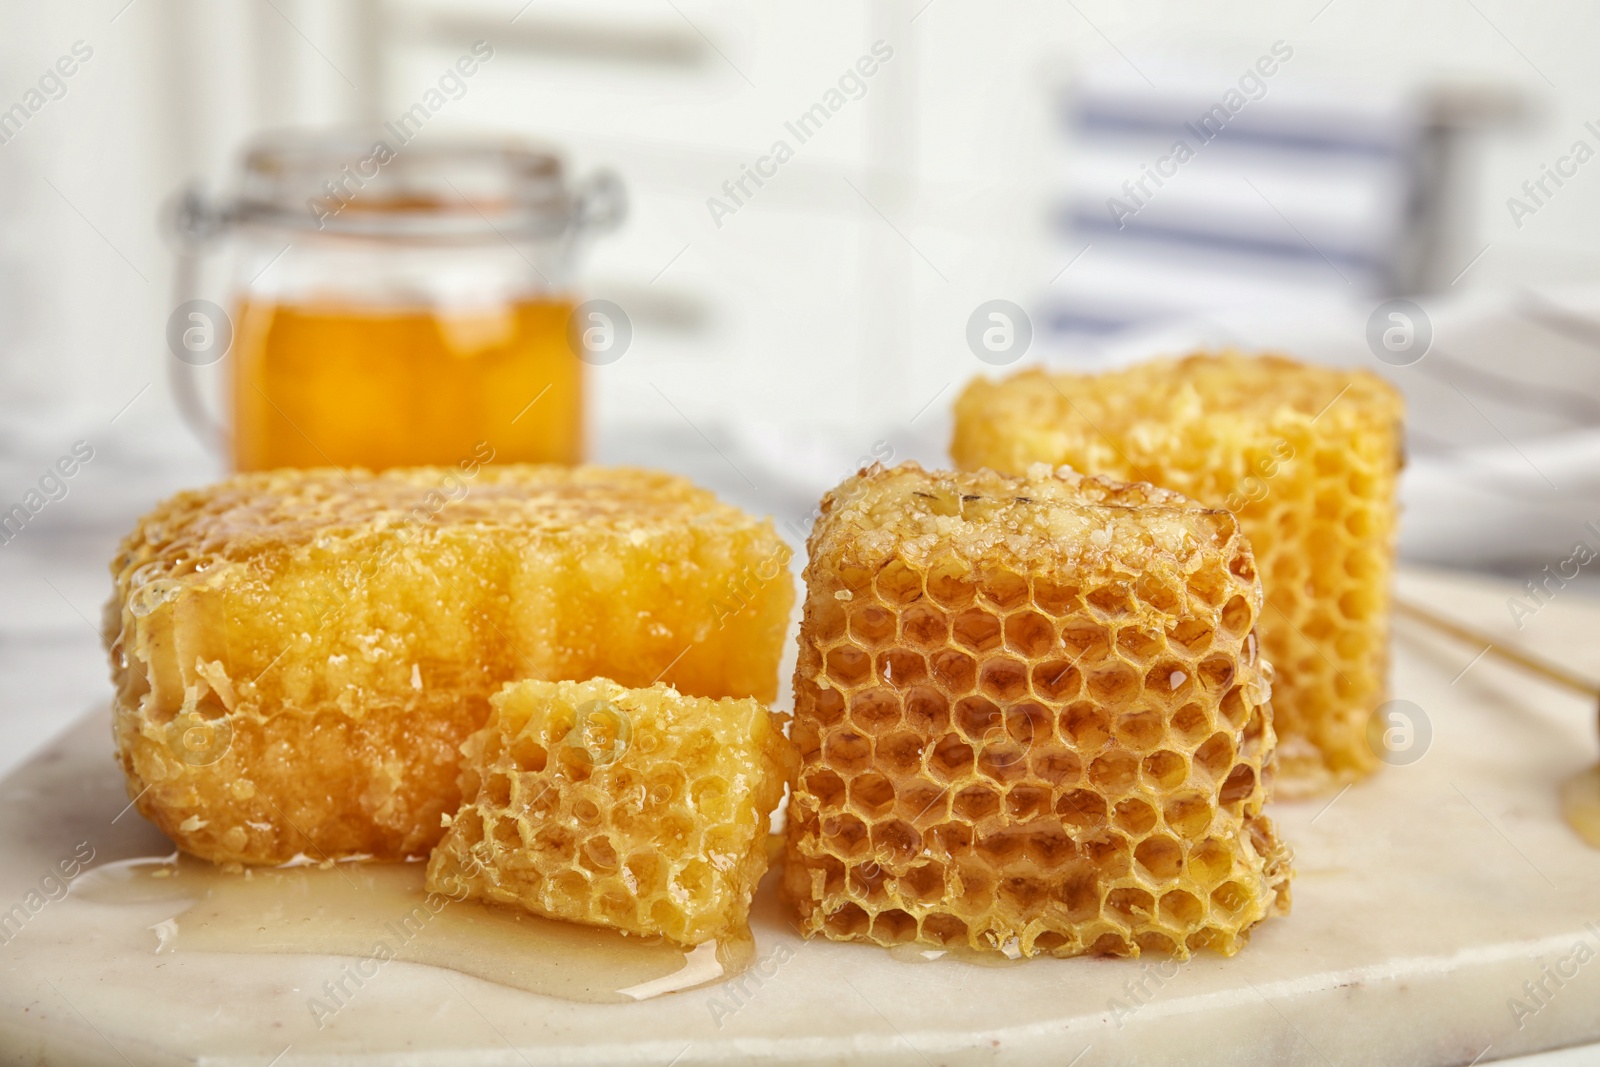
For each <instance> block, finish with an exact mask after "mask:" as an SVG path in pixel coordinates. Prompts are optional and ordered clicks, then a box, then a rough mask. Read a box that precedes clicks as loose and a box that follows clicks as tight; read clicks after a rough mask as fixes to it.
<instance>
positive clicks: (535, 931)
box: [72, 855, 755, 1004]
mask: <svg viewBox="0 0 1600 1067" xmlns="http://www.w3.org/2000/svg"><path fill="white" fill-rule="evenodd" d="M425 867H426V865H425V864H422V863H340V864H335V865H332V866H327V867H323V866H316V865H311V864H305V865H299V866H284V867H266V868H262V867H253V868H247V869H246V870H244V871H242V872H233V871H228V870H224V869H222V868H220V867H217V866H214V865H212V864H210V863H207V862H205V861H203V860H196V859H193V858H191V857H188V856H178V855H174V856H168V857H161V858H154V857H152V858H145V859H135V860H124V861H122V862H119V863H111V864H107V865H105V866H103V867H99V868H96V869H94V870H91V871H88V872H86V873H84V874H83V875H82V876H81V877H80V878H79V879H78V880H77V881H76V882H74V883H73V886H72V897H73V898H74V899H76V900H79V901H81V902H83V903H88V904H96V905H102V906H106V905H110V906H126V907H137V908H140V909H141V910H145V911H146V914H148V911H147V910H146V909H147V908H148V906H152V905H158V904H160V905H170V913H169V914H167V916H166V917H165V918H161V919H157V920H156V921H154V922H152V923H151V924H150V929H151V931H152V932H151V948H152V950H153V951H155V952H157V953H161V954H166V953H174V954H179V955H181V954H184V953H189V952H230V953H263V952H264V953H291V954H304V955H320V956H345V957H352V958H353V960H352V962H351V964H350V965H349V966H351V967H353V968H355V972H356V973H357V974H358V975H360V976H361V977H362V978H363V979H364V980H371V979H373V978H374V977H375V976H376V975H377V974H379V973H381V970H382V968H383V966H385V965H386V964H387V963H388V962H389V961H390V960H403V961H405V962H408V963H422V964H428V965H430V966H434V967H443V968H447V969H449V970H452V971H458V972H460V973H461V974H467V975H471V976H473V977H474V978H481V979H484V980H485V981H489V982H496V983H499V984H500V985H505V986H511V987H513V988H516V989H522V990H526V991H527V992H530V993H540V994H543V995H545V996H550V997H558V998H560V999H563V1000H573V1001H581V1002H585V1003H591V1004H622V1003H631V1002H633V1001H638V1000H647V999H649V998H651V997H656V996H660V995H662V994H664V993H675V992H681V991H683V990H686V989H694V988H697V987H699V986H703V985H708V984H711V983H714V982H722V981H726V980H727V979H729V978H732V977H734V976H735V975H737V974H739V973H740V972H742V971H743V970H744V969H745V968H746V967H748V966H749V965H750V963H751V961H752V960H753V959H754V956H755V946H754V942H753V941H752V940H751V938H750V937H749V936H748V933H746V935H745V936H744V937H741V938H730V939H727V940H723V941H711V942H706V943H705V944H702V945H699V946H697V947H695V948H685V947H683V946H680V945H676V944H673V943H672V942H670V941H667V940H665V939H664V938H648V937H636V936H635V937H630V936H627V935H625V934H622V933H620V932H618V931H615V930H608V929H602V928H600V927H594V926H580V925H578V924H576V923H565V922H557V921H555V920H553V919H545V918H541V917H540V916H537V915H532V914H529V913H527V912H523V911H520V910H516V909H511V908H502V907H498V906H495V905H489V904H483V903H480V902H478V901H474V900H460V901H457V900H452V899H451V898H450V897H448V896H446V895H444V894H439V893H428V892H426V891H425V889H424V887H423V876H424V873H425V870H424V869H425Z"/></svg>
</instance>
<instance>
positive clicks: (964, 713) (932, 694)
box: [783, 463, 1289, 957]
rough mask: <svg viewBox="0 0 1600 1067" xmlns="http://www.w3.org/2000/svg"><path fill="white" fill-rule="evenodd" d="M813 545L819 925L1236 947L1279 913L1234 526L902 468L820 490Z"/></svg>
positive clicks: (1093, 481)
mask: <svg viewBox="0 0 1600 1067" xmlns="http://www.w3.org/2000/svg"><path fill="white" fill-rule="evenodd" d="M809 548H810V562H809V564H808V565H807V567H806V571H805V581H806V599H805V615H804V619H803V621H802V623H801V631H800V653H799V661H798V664H797V667H796V671H795V721H794V728H793V738H794V742H795V745H796V747H797V749H798V750H799V753H800V761H801V762H800V771H799V775H798V777H797V779H796V781H795V783H794V786H793V794H792V799H791V802H790V807H789V827H788V836H787V843H786V849H787V859H786V866H785V871H784V882H783V885H784V891H785V893H786V895H787V896H788V897H789V898H790V899H791V900H793V901H794V902H795V904H796V906H797V908H798V911H799V914H800V921H801V928H802V930H803V932H805V933H806V934H808V935H810V934H817V933H821V934H823V935H825V936H827V937H830V938H835V939H840V940H858V941H871V942H876V943H878V944H883V945H888V944H894V943H897V942H907V941H922V942H928V943H932V944H935V945H943V946H949V947H954V948H959V949H971V950H978V951H1000V952H1004V953H1006V954H1007V955H1011V956H1018V955H1024V956H1026V955H1035V954H1044V953H1048V954H1050V955H1055V956H1073V955H1078V954H1081V953H1090V952H1093V953H1110V954H1117V955H1138V954H1139V953H1140V952H1141V951H1155V952H1161V953H1168V954H1172V955H1175V956H1178V957H1185V956H1187V955H1188V954H1189V953H1190V952H1191V951H1193V950H1195V949H1199V948H1202V947H1206V948H1211V949H1214V950H1216V951H1218V952H1221V953H1224V954H1230V955H1231V954H1232V953H1233V952H1235V951H1237V949H1238V947H1239V946H1240V945H1241V944H1242V943H1243V941H1244V940H1245V938H1246V936H1247V934H1248V931H1249V930H1250V928H1251V927H1252V926H1254V925H1255V924H1256V923H1257V922H1259V921H1261V920H1262V919H1263V918H1265V917H1266V916H1267V915H1269V914H1271V913H1273V912H1274V911H1277V910H1286V908H1287V905H1288V878H1289V870H1288V863H1287V857H1286V853H1285V852H1284V850H1283V849H1282V848H1281V847H1280V846H1279V845H1278V843H1277V838H1276V835H1275V832H1274V829H1273V826H1272V823H1271V822H1270V821H1269V820H1268V819H1267V818H1266V816H1264V815H1263V814H1262V804H1263V803H1264V801H1265V799H1266V796H1267V790H1268V781H1267V779H1268V777H1269V776H1270V773H1271V758H1272V753H1273V745H1274V738H1273V727H1272V709H1271V705H1270V704H1269V703H1268V699H1269V696H1270V684H1269V683H1270V675H1271V668H1270V667H1269V666H1268V665H1267V664H1266V663H1265V662H1264V661H1263V660H1261V658H1260V657H1259V655H1258V652H1257V647H1256V639H1255V636H1254V634H1255V623H1256V619H1257V617H1258V616H1259V614H1260V611H1261V586H1260V583H1259V581H1258V580H1257V578H1256V572H1255V563H1254V559H1253V557H1252V556H1251V552H1250V548H1249V545H1248V544H1247V543H1246V541H1245V540H1244V538H1243V537H1242V536H1241V535H1240V533H1239V529H1238V524H1237V523H1236V521H1235V520H1234V518H1233V516H1232V515H1229V514H1228V513H1227V512H1225V511H1218V510H1209V509H1206V508H1203V507H1201V506H1200V505H1198V504H1195V503H1194V502H1193V501H1190V500H1187V499H1185V498H1184V497H1182V496H1179V495H1178V494H1176V493H1172V492H1168V491H1166V490H1161V489H1154V488H1151V487H1150V486H1148V485H1122V484H1119V483H1115V482H1112V481H1110V480H1109V479H1100V478H1084V477H1080V476H1077V475H1075V474H1073V473H1072V472H1070V471H1060V472H1056V473H1052V472H1051V471H1050V470H1049V468H1047V467H1045V466H1043V465H1038V466H1035V467H1034V468H1032V469H1031V470H1030V471H1029V472H1028V475H1027V476H1026V477H1025V478H1013V477H1007V476H1004V475H1000V474H997V473H995V472H993V471H980V472H977V473H962V474H956V473H946V472H931V473H930V472H925V471H923V470H922V469H921V468H920V467H918V466H917V465H915V464H911V463H907V464H903V465H901V466H899V467H895V468H892V469H884V468H882V467H881V466H874V467H873V468H871V469H869V470H865V471H863V472H861V474H859V475H858V476H856V477H853V478H850V479H848V480H846V481H845V482H844V483H843V484H842V485H840V486H839V487H838V488H837V489H835V490H834V491H833V492H831V493H830V494H828V496H827V497H825V498H824V500H823V503H822V516H821V518H820V519H819V520H818V522H817V525H816V528H815V529H814V531H813V532H812V535H811V540H810V545H809Z"/></svg>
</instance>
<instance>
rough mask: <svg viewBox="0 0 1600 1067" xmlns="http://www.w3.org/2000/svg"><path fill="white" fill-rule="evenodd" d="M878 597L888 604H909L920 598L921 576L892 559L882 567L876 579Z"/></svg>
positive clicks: (899, 561)
mask: <svg viewBox="0 0 1600 1067" xmlns="http://www.w3.org/2000/svg"><path fill="white" fill-rule="evenodd" d="M877 585H878V596H879V597H881V598H882V599H883V600H884V601H885V602H887V603H890V604H909V603H911V602H912V601H913V600H916V599H917V598H918V597H920V596H922V575H921V574H919V573H917V572H916V571H915V570H913V569H912V568H910V567H908V566H906V564H905V561H904V560H898V559H892V560H890V561H889V562H888V563H885V564H884V565H883V569H882V570H880V571H879V572H878V578H877Z"/></svg>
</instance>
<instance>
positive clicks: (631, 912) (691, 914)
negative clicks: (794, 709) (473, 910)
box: [427, 678, 893, 945]
mask: <svg viewBox="0 0 1600 1067" xmlns="http://www.w3.org/2000/svg"><path fill="white" fill-rule="evenodd" d="M599 719H614V720H617V721H616V722H612V723H611V724H610V725H611V726H612V727H616V726H617V723H618V722H620V723H621V724H624V725H622V726H621V727H620V728H617V729H611V730H607V731H597V730H594V729H592V727H593V725H594V721H595V720H599ZM641 736H651V737H654V738H656V744H655V746H654V747H653V749H652V750H651V751H648V752H647V751H645V750H644V746H642V745H639V744H636V743H633V742H635V741H637V740H638V739H639V738H640V737H641ZM616 738H621V739H622V740H621V743H620V744H614V743H612V740H613V739H616ZM602 740H603V741H604V743H603V744H602V743H601V742H602ZM534 747H538V748H540V749H543V750H544V751H546V752H548V753H554V754H558V755H559V754H564V753H566V752H569V751H577V752H580V753H582V754H583V755H585V756H587V760H586V761H582V760H580V761H569V760H564V759H559V758H558V759H549V760H546V761H544V762H542V763H541V764H540V765H539V766H538V767H537V768H535V769H529V768H528V766H527V765H525V764H524V763H523V762H521V761H520V760H519V759H518V754H519V753H527V752H529V751H531V750H532V749H533V748H534ZM462 753H463V756H464V759H465V770H464V771H463V778H467V777H469V776H470V777H473V778H476V779H477V780H479V781H481V782H483V783H484V785H483V788H481V789H479V790H477V791H476V793H475V794H473V793H472V791H470V790H465V789H464V790H463V794H464V797H465V799H464V800H463V802H462V807H461V809H460V811H459V812H457V813H456V815H455V817H454V819H453V820H452V822H451V825H450V828H449V829H448V830H447V831H446V832H445V836H444V840H443V841H441V842H440V843H439V845H438V847H437V848H435V849H434V850H433V855H432V856H431V858H430V859H429V862H428V874H427V883H428V888H429V890H431V891H433V892H439V893H447V894H449V895H451V896H452V897H455V898H457V899H459V898H460V896H461V895H462V893H463V892H464V893H465V895H467V896H470V897H476V898H479V899H483V900H492V901H495V902H497V903H502V904H509V903H514V904H518V905H521V906H522V907H524V908H527V909H528V910H529V911H532V912H535V913H537V914H540V915H546V916H549V917H551V918H556V919H565V920H568V921H571V922H580V923H590V924H594V925H598V926H612V927H616V928H617V929H621V930H625V931H627V932H630V933H637V934H651V935H655V934H659V935H663V936H665V937H667V938H670V939H671V940H673V941H677V942H679V943H680V944H685V945H697V944H700V943H702V942H705V941H709V940H713V939H716V938H719V937H725V936H731V935H737V934H739V933H740V932H741V931H742V930H743V929H744V928H745V920H746V915H747V914H748V912H749V907H750V897H751V895H752V893H754V891H755V886H756V883H757V882H759V881H760V879H761V875H762V872H763V871H765V869H766V866H767V851H766V834H767V825H768V820H769V818H770V816H771V813H772V810H773V808H774V807H776V806H777V803H778V800H779V799H780V798H781V797H782V795H783V783H784V781H785V779H786V778H788V777H789V775H790V773H791V771H792V769H793V767H794V765H795V760H794V756H793V753H792V751H791V750H790V748H789V745H788V743H787V742H786V741H785V740H784V738H783V735H782V733H781V731H780V724H779V723H778V722H777V721H775V718H774V716H773V715H772V714H771V713H770V712H768V711H767V709H766V708H765V707H763V706H762V705H761V704H759V703H758V702H756V701H754V700H748V699H746V700H733V699H726V698H725V699H722V700H710V699H706V698H695V697H685V696H682V695H680V694H679V693H678V692H677V691H676V690H675V689H672V688H671V687H669V686H666V685H656V686H654V687H652V688H650V689H626V688H624V687H622V686H620V685H617V684H616V683H615V682H611V681H608V680H606V679H604V678H597V679H593V680H591V681H587V682H533V681H527V682H516V683H510V684H508V685H507V686H506V687H505V689H503V690H502V691H501V692H499V693H497V694H496V695H495V696H493V697H491V698H490V713H489V721H488V723H487V724H486V725H485V726H484V727H483V729H481V730H480V731H478V732H477V733H474V734H472V735H471V736H470V737H469V738H468V739H467V741H466V742H465V743H464V744H463V746H462ZM575 768H581V769H582V771H583V773H582V774H576V773H574V770H575ZM805 783H806V790H807V795H808V796H811V797H816V798H822V797H826V798H829V802H830V803H829V809H830V810H834V809H837V808H838V806H839V804H840V803H841V802H842V801H844V800H845V795H846V791H847V789H848V790H849V792H850V794H851V799H853V800H855V801H856V802H857V803H858V804H859V805H860V806H861V807H862V808H863V809H870V810H872V811H875V812H876V811H881V810H883V804H884V791H885V790H887V791H888V793H887V795H888V798H889V800H890V801H892V800H893V786H892V784H890V783H889V781H888V780H887V779H885V778H883V777H881V776H873V775H870V774H868V775H863V776H852V777H850V778H848V779H847V778H846V777H845V776H843V775H841V774H840V773H838V772H837V771H834V770H831V769H828V768H825V767H816V768H813V769H811V770H810V771H809V772H808V773H807V774H806V776H805ZM536 797H549V798H551V799H552V803H551V804H550V805H548V806H546V807H543V808H540V807H537V806H534V805H532V804H530V799H531V798H536ZM646 805H654V810H653V811H652V812H651V813H650V814H649V815H648V816H641V817H638V818H635V817H632V815H629V817H625V818H622V819H618V818H617V817H616V816H617V815H618V814H619V813H626V812H637V811H640V810H641V809H642V808H643V807H644V806H646ZM835 818H836V819H837V818H849V816H848V815H844V816H836V817H835ZM857 825H858V826H860V834H861V835H862V836H865V834H866V827H865V826H864V825H862V824H860V823H858V824H857ZM835 830H836V833H837V834H838V837H839V840H840V841H841V842H842V843H843V845H842V846H841V848H842V847H843V846H844V845H849V843H850V841H851V837H850V836H849V835H848V834H847V833H846V832H845V830H844V829H843V828H839V827H836V828H835ZM485 831H487V833H486V832H485Z"/></svg>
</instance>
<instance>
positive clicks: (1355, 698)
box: [951, 353, 1404, 796]
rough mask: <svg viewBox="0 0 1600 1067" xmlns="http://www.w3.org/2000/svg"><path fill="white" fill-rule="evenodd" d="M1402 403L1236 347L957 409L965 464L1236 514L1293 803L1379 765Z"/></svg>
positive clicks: (975, 387)
mask: <svg viewBox="0 0 1600 1067" xmlns="http://www.w3.org/2000/svg"><path fill="white" fill-rule="evenodd" d="M1403 414H1404V412H1403V408H1402V401H1401V398H1400V396H1399V394H1398V393H1397V392H1396V391H1395V390H1394V389H1393V388H1391V387H1390V386H1389V385H1388V384H1387V383H1385V382H1384V381H1383V380H1382V379H1380V378H1378V377H1376V376H1374V375H1372V374H1368V373H1366V372H1363V371H1348V370H1335V369H1330V368H1324V367H1309V366H1304V365H1301V364H1299V363H1295V362H1293V361H1291V360H1288V359H1284V358H1280V357H1277V356H1261V357H1250V356H1242V355H1239V354H1237V353H1227V354H1221V355H1195V356H1190V357H1188V358H1187V359H1183V360H1179V361H1171V360H1163V361H1157V362H1152V363H1146V364H1143V365H1141V366H1137V367H1132V368H1130V369H1128V370H1123V371H1116V372H1113V373H1107V374H1101V375H1093V376H1090V375H1075V374H1046V373H1044V372H1042V371H1039V370H1028V371H1023V372H1021V373H1019V374H1016V375H1014V376H1013V377H1011V378H1009V379H1007V380H1005V381H1001V382H989V381H983V380H979V381H974V382H973V383H972V384H971V385H969V386H968V387H967V389H966V392H965V393H964V394H963V395H962V396H961V398H960V400H959V401H958V402H957V404H956V430H955V442H954V444H953V445H952V446H951V451H952V453H953V454H954V456H955V460H956V463H957V465H959V466H961V467H963V468H967V469H976V468H979V467H991V468H993V469H995V470H999V471H1007V472H1010V473H1013V474H1015V473H1020V472H1022V471H1024V470H1026V469H1027V468H1028V466H1029V465H1030V464H1032V463H1050V464H1066V465H1068V466H1071V467H1073V468H1074V469H1076V470H1080V471H1084V472H1086V473H1089V474H1104V475H1107V476H1109V477H1112V478H1121V479H1134V478H1137V479H1140V480H1146V481H1150V482H1154V483H1155V484H1157V485H1160V486H1164V487H1165V488H1168V489H1175V490H1177V491H1178V492H1181V493H1183V494H1185V495H1187V496H1190V497H1193V498H1194V499H1196V500H1199V501H1201V502H1202V503H1205V504H1209V505H1211V506H1212V507H1221V508H1226V509H1227V510H1229V511H1232V512H1234V513H1235V514H1237V515H1238V517H1239V524H1240V526H1242V527H1243V528H1244V532H1245V535H1246V536H1247V537H1249V539H1250V543H1251V545H1252V547H1253V548H1254V550H1255V554H1256V560H1257V564H1258V566H1259V567H1260V570H1261V583H1262V586H1263V587H1264V589H1265V591H1266V598H1267V608H1266V613H1265V614H1264V615H1263V616H1262V617H1261V620H1260V624H1259V626H1260V631H1261V643H1262V652H1263V654H1264V655H1265V656H1266V658H1267V659H1268V660H1269V661H1271V663H1272V664H1273V666H1274V667H1275V668H1276V669H1277V672H1278V673H1277V680H1276V682H1275V683H1274V689H1273V700H1272V705H1273V709H1274V712H1275V723H1276V726H1277V730H1278V738H1279V747H1278V759H1279V778H1278V790H1277V792H1278V795H1279V796H1308V795H1312V794H1317V793H1326V792H1328V791H1330V790H1332V789H1336V788H1338V787H1340V786H1341V785H1343V784H1345V783H1348V782H1351V781H1354V780H1357V779H1359V778H1362V777H1364V776H1366V775H1367V774H1369V773H1371V772H1372V771H1373V770H1375V769H1376V768H1377V759H1376V757H1375V756H1374V753H1373V751H1372V749H1371V747H1370V746H1369V745H1368V742H1367V737H1366V726H1367V723H1368V720H1369V719H1370V717H1371V716H1372V714H1373V713H1374V712H1375V711H1376V710H1377V708H1378V707H1379V705H1381V704H1382V703H1383V700H1384V688H1385V676H1386V673H1387V668H1388V648H1389V584H1390V574H1391V570H1392V568H1393V560H1394V545H1395V534H1396V526H1397V524H1398V506H1397V503H1396V500H1395V490H1396V482H1397V480H1398V475H1399V471H1400V466H1401V463H1402V454H1401V450H1402V438H1401V434H1402V418H1403Z"/></svg>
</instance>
